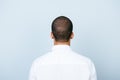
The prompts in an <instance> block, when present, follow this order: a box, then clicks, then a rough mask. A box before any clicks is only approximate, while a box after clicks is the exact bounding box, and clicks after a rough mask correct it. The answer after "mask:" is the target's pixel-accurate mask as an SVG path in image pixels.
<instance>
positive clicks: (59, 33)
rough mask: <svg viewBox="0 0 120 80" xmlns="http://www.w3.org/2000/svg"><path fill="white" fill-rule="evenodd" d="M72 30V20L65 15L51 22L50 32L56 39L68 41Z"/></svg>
mask: <svg viewBox="0 0 120 80" xmlns="http://www.w3.org/2000/svg"><path fill="white" fill-rule="evenodd" d="M72 30H73V24H72V21H71V20H70V19H69V18H67V17H65V16H59V17H57V18H56V19H55V20H54V21H53V22H52V33H53V36H54V38H55V40H56V41H59V42H67V41H69V39H70V37H71V34H72Z"/></svg>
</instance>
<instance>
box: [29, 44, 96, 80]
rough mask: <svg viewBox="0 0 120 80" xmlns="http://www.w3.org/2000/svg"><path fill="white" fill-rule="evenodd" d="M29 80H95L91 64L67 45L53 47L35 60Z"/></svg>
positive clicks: (93, 68)
mask: <svg viewBox="0 0 120 80" xmlns="http://www.w3.org/2000/svg"><path fill="white" fill-rule="evenodd" d="M29 80H97V79H96V71H95V67H94V64H93V62H92V61H91V60H90V59H88V58H87V57H84V56H82V55H80V54H78V53H75V52H73V51H72V50H71V48H70V47H69V46H67V45H56V46H53V48H52V51H51V52H49V53H47V54H45V55H43V56H41V57H39V58H37V59H36V60H35V61H34V62H33V64H32V67H31V70H30V75H29Z"/></svg>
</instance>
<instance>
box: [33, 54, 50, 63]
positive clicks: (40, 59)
mask: <svg viewBox="0 0 120 80" xmlns="http://www.w3.org/2000/svg"><path fill="white" fill-rule="evenodd" d="M49 56H51V52H48V53H45V54H43V55H41V56H39V57H37V58H36V59H35V60H34V61H33V64H34V65H37V64H42V63H44V62H45V61H46V60H48V59H49V58H50V57H49Z"/></svg>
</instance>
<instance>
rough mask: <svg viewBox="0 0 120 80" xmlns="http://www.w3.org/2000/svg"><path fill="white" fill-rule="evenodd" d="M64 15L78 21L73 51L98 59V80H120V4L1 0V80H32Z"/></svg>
mask: <svg viewBox="0 0 120 80" xmlns="http://www.w3.org/2000/svg"><path fill="white" fill-rule="evenodd" d="M60 15H64V16H67V17H69V18H70V19H71V20H72V21H73V24H74V33H75V37H74V39H73V40H72V44H71V47H72V48H73V50H75V51H76V52H79V53H81V54H83V55H85V56H87V57H89V58H91V59H92V60H93V62H94V63H95V66H96V70H97V76H98V80H120V1H119V0H0V80H28V75H29V69H30V66H31V64H32V61H33V60H34V59H35V58H37V57H39V56H41V55H43V54H44V53H46V52H48V51H50V49H51V47H52V45H53V44H52V40H51V38H50V31H51V30H50V29H51V28H50V27H51V22H52V21H53V19H54V18H56V17H57V16H60Z"/></svg>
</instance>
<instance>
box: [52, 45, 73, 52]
mask: <svg viewBox="0 0 120 80" xmlns="http://www.w3.org/2000/svg"><path fill="white" fill-rule="evenodd" d="M66 50H71V48H70V46H69V45H54V46H53V47H52V51H60V52H61V51H66Z"/></svg>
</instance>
